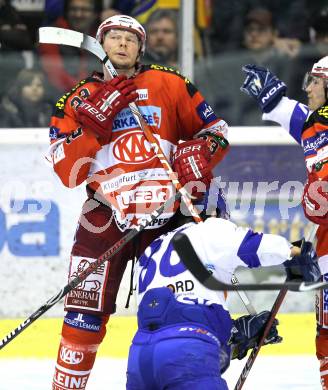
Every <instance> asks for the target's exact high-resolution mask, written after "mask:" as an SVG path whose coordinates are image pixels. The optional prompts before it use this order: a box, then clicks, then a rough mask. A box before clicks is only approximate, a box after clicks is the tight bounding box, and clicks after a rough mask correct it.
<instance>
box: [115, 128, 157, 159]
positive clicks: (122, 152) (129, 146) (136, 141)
mask: <svg viewBox="0 0 328 390" xmlns="http://www.w3.org/2000/svg"><path fill="white" fill-rule="evenodd" d="M113 154H114V157H115V158H116V159H117V160H119V161H121V162H123V163H126V164H141V163H144V162H147V161H150V160H152V159H153V158H155V154H154V152H153V151H152V149H151V146H150V144H149V142H148V141H147V140H146V138H145V136H144V134H143V132H142V131H140V130H136V131H130V132H128V133H126V134H123V135H121V136H120V137H118V138H117V140H115V141H114V145H113Z"/></svg>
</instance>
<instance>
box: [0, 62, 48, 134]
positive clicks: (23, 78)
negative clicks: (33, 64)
mask: <svg viewBox="0 0 328 390" xmlns="http://www.w3.org/2000/svg"><path fill="white" fill-rule="evenodd" d="M45 99H46V97H45V78H44V75H43V74H42V73H41V72H40V71H37V70H33V69H23V70H22V71H20V73H19V74H18V76H17V79H16V80H15V82H14V83H13V84H12V86H11V88H10V89H9V91H8V93H7V94H6V95H4V97H3V98H2V100H1V106H0V127H47V126H48V124H49V118H50V115H51V111H52V105H51V104H50V103H49V102H47V101H46V100H45Z"/></svg>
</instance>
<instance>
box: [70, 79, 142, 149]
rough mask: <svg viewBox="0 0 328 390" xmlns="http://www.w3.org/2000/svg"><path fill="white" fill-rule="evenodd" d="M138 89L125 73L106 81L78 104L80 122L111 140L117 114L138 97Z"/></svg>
mask: <svg viewBox="0 0 328 390" xmlns="http://www.w3.org/2000/svg"><path fill="white" fill-rule="evenodd" d="M136 89H137V87H136V86H135V84H134V82H133V81H132V80H130V79H127V78H126V76H125V75H120V76H117V77H114V78H113V79H112V80H110V81H106V82H104V83H103V84H102V85H101V86H100V87H99V88H98V89H97V90H96V91H95V92H93V93H92V94H91V95H90V96H89V97H88V98H87V99H85V100H83V101H82V103H81V104H80V105H79V106H78V108H77V119H78V121H79V123H80V124H81V125H82V126H83V127H85V128H87V129H89V130H90V131H92V132H93V133H95V134H96V135H97V136H98V137H100V138H102V139H105V140H108V141H109V140H110V138H111V134H112V127H113V120H114V118H115V116H116V115H117V114H118V113H119V112H120V111H121V110H122V109H123V108H125V107H127V106H128V105H129V103H132V102H133V101H135V100H136V99H137V97H138V94H137V92H136Z"/></svg>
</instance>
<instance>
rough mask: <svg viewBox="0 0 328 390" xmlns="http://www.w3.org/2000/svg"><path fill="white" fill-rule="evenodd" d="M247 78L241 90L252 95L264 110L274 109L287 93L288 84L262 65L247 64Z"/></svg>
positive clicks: (245, 67)
mask: <svg viewBox="0 0 328 390" xmlns="http://www.w3.org/2000/svg"><path fill="white" fill-rule="evenodd" d="M242 70H243V71H244V72H246V79H245V81H244V83H243V85H242V86H241V88H240V90H241V91H243V92H245V93H247V95H249V96H252V97H253V98H254V99H255V100H256V101H257V103H258V105H259V106H260V108H261V110H262V112H270V111H272V110H273V109H274V108H275V107H276V105H277V104H278V103H279V102H280V100H281V98H282V97H283V96H284V95H285V94H286V90H287V87H286V84H285V83H284V82H283V81H281V80H279V79H278V77H276V76H275V75H274V74H273V73H271V72H270V71H269V70H268V69H266V68H263V67H262V66H257V65H245V66H243V67H242Z"/></svg>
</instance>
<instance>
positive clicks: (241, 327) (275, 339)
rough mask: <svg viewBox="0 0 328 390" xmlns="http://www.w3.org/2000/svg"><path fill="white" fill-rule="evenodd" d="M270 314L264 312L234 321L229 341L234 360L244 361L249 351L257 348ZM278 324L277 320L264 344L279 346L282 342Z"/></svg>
mask: <svg viewBox="0 0 328 390" xmlns="http://www.w3.org/2000/svg"><path fill="white" fill-rule="evenodd" d="M270 314H271V313H270V312H269V311H262V312H261V313H259V314H256V315H247V316H242V317H239V318H237V319H236V320H234V321H233V327H232V331H231V332H232V335H231V338H230V341H229V344H231V348H232V359H236V358H237V359H243V358H244V357H245V356H246V355H247V351H248V350H249V349H251V348H254V347H255V345H256V344H257V342H258V341H259V338H260V337H261V335H262V332H263V330H264V327H265V325H266V323H267V321H268V319H269V317H270ZM278 324H279V322H278V320H277V319H275V320H274V321H273V324H272V326H271V329H270V332H269V333H268V335H267V337H266V339H265V341H264V344H277V343H280V342H281V341H282V337H280V336H279V335H278V330H277V325H278Z"/></svg>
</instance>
